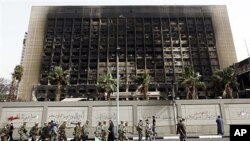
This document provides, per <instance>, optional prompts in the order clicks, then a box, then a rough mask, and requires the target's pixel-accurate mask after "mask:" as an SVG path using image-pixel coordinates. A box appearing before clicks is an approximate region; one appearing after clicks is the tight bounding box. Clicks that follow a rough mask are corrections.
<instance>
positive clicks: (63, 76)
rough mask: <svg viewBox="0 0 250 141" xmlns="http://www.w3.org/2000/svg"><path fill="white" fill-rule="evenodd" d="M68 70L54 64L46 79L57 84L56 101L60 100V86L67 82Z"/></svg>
mask: <svg viewBox="0 0 250 141" xmlns="http://www.w3.org/2000/svg"><path fill="white" fill-rule="evenodd" d="M69 77H70V71H69V70H63V69H62V67H60V66H56V67H54V69H53V70H52V71H51V72H50V73H49V75H48V79H49V81H50V82H54V83H55V84H56V85H57V88H56V93H55V95H56V98H55V100H56V101H60V98H61V88H62V86H63V85H67V84H68V82H69Z"/></svg>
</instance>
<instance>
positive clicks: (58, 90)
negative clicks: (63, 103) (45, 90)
mask: <svg viewBox="0 0 250 141" xmlns="http://www.w3.org/2000/svg"><path fill="white" fill-rule="evenodd" d="M61 87H62V85H61V83H60V82H58V83H57V88H56V99H55V100H56V101H60V98H61Z"/></svg>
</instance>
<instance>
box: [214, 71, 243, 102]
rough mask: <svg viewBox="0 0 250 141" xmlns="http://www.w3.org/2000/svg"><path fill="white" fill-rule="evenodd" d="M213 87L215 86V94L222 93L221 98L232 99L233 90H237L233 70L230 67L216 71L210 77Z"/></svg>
mask: <svg viewBox="0 0 250 141" xmlns="http://www.w3.org/2000/svg"><path fill="white" fill-rule="evenodd" d="M212 82H213V83H214V86H215V85H217V86H216V87H215V88H217V92H220V93H221V92H222V91H223V92H222V96H223V98H233V88H236V89H237V88H238V85H239V84H238V82H237V79H236V77H235V73H234V69H233V68H231V67H228V68H225V69H223V70H219V71H216V72H215V73H214V74H213V76H212Z"/></svg>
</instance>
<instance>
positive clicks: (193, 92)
mask: <svg viewBox="0 0 250 141" xmlns="http://www.w3.org/2000/svg"><path fill="white" fill-rule="evenodd" d="M195 93H196V90H195V86H192V99H195V97H196V94H195Z"/></svg>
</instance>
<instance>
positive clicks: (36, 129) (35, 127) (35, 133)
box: [30, 123, 38, 141]
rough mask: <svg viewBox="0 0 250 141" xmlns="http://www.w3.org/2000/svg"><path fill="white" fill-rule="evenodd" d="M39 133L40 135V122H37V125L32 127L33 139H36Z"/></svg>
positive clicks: (31, 134)
mask: <svg viewBox="0 0 250 141" xmlns="http://www.w3.org/2000/svg"><path fill="white" fill-rule="evenodd" d="M37 135H38V123H36V124H35V126H33V127H32V128H31V129H30V136H31V141H36V136H37Z"/></svg>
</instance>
